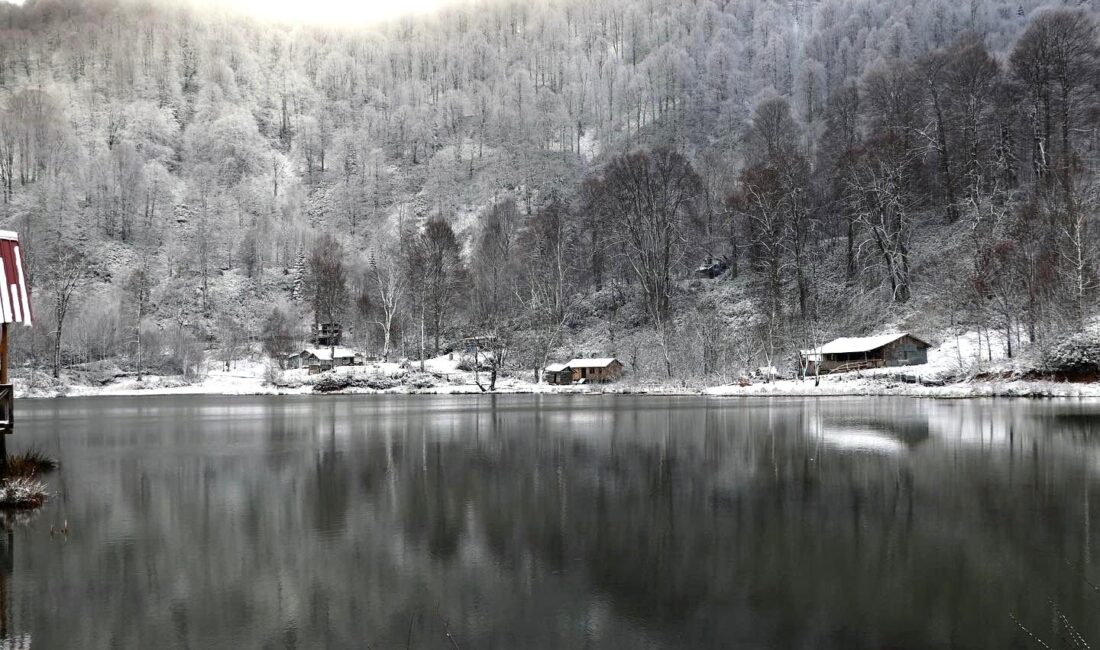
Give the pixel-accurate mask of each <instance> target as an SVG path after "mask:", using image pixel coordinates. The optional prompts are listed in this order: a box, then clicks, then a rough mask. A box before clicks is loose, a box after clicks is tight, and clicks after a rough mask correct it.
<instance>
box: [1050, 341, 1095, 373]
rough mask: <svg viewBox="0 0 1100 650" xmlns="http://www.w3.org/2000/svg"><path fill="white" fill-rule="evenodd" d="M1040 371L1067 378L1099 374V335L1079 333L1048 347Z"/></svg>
mask: <svg viewBox="0 0 1100 650" xmlns="http://www.w3.org/2000/svg"><path fill="white" fill-rule="evenodd" d="M1041 366H1042V367H1041V370H1042V371H1043V372H1047V373H1055V374H1059V375H1068V376H1075V377H1079V376H1083V375H1085V376H1091V375H1096V374H1100V334H1098V333H1096V332H1080V333H1077V334H1073V335H1070V336H1068V337H1066V338H1064V339H1062V340H1061V341H1059V342H1057V343H1055V344H1054V345H1052V346H1050V348H1049V349H1048V350H1046V352H1045V353H1044V354H1043V356H1042V361H1041Z"/></svg>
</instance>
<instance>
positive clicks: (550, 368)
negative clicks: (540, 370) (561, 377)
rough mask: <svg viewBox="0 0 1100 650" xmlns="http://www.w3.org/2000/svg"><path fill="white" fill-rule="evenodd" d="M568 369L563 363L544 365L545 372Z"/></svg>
mask: <svg viewBox="0 0 1100 650" xmlns="http://www.w3.org/2000/svg"><path fill="white" fill-rule="evenodd" d="M568 369H569V366H567V365H565V364H564V363H552V364H550V365H548V366H546V370H545V372H561V371H563V370H568Z"/></svg>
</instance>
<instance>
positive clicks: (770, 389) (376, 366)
mask: <svg viewBox="0 0 1100 650" xmlns="http://www.w3.org/2000/svg"><path fill="white" fill-rule="evenodd" d="M980 350H981V348H980V346H978V345H977V340H976V338H975V336H974V335H973V334H968V335H965V336H963V337H956V338H954V339H952V340H949V341H948V342H946V343H944V344H943V345H941V346H939V347H938V348H934V349H933V350H931V351H930V352H929V360H928V363H925V364H922V365H916V366H904V367H896V368H878V369H873V370H864V371H861V372H850V373H842V374H835V375H822V376H821V377H819V378H817V381H815V379H814V378H813V377H809V378H806V379H802V380H799V379H793V378H776V379H773V380H772V381H766V380H764V379H761V378H756V377H754V378H749V379H745V378H735V377H729V378H728V379H727V380H726V382H727V383H719V384H718V385H706V384H705V383H703V382H684V381H682V380H681V381H678V382H677V381H675V380H673V381H672V382H667V383H666V382H661V381H643V380H639V379H637V378H635V377H633V376H631V375H630V373H629V372H628V373H627V375H626V377H624V378H623V379H621V380H619V381H616V382H612V383H608V384H591V385H578V384H574V385H569V386H560V385H551V384H546V383H535V382H534V381H533V379H534V374H533V372H532V371H531V370H513V371H510V372H506V373H504V374H503V375H502V376H501V377H499V378H498V380H497V385H496V389H495V390H493V391H483V390H482V389H481V387H479V386H478V382H479V381H480V383H481V385H482V386H485V387H486V388H487V386H488V374H487V373H486V372H484V371H482V372H481V373H475V372H473V371H472V370H468V369H467V370H464V369H463V368H465V367H468V365H467V364H468V361H469V360H468V359H467V360H466V361H465V362H464V361H463V360H461V359H460V358H457V357H452V356H450V355H446V356H440V357H436V358H434V359H426V360H425V361H424V362H423V363H420V362H418V361H412V362H408V361H404V362H382V361H375V362H371V363H368V364H366V365H362V366H344V367H339V368H336V369H335V370H332V371H329V372H324V373H320V374H315V375H310V374H309V372H308V371H307V370H278V369H273V368H272V367H271V365H270V362H268V361H265V360H261V359H258V358H257V359H241V360H238V361H236V362H232V363H231V364H230V367H229V368H228V369H226V368H225V367H224V365H223V364H222V363H218V362H208V363H207V364H206V367H205V369H204V372H203V373H202V375H201V377H200V378H198V379H196V380H193V381H187V380H185V379H184V378H183V377H181V376H174V375H167V376H165V375H145V376H144V377H143V378H142V380H141V381H138V379H137V377H136V376H135V375H133V374H132V373H124V372H122V371H120V370H118V369H117V368H113V369H110V370H105V369H91V368H86V369H84V370H72V371H69V372H67V373H66V374H65V375H64V377H63V378H62V380H60V381H59V380H54V379H52V378H49V377H47V376H45V375H43V374H41V373H38V374H34V373H28V374H25V375H23V376H16V377H14V379H15V381H14V383H15V386H16V396H17V397H19V398H53V397H100V396H120V397H122V396H126V397H132V396H164V395H287V396H289V395H484V394H497V395H509V394H513V395H518V394H547V395H668V396H678V395H679V396H705V397H716V398H729V397H861V396H901V397H925V398H936V399H965V398H981V397H1030V398H1043V397H1078V398H1100V382H1092V383H1072V382H1061V381H1051V380H1042V379H1022V378H1013V377H1017V374H1016V372H1017V370H1016V367H1015V366H1013V365H1012V364H1011V363H1010V361H1011V360H1008V359H1005V358H1003V356H1000V355H994V354H992V353H990V354H989V356H990V357H993V358H991V359H989V360H988V361H987V362H986V363H984V364H980V365H978V364H976V360H978V358H979V357H980V355H981V352H980ZM982 373H984V374H982ZM959 377H967V379H965V380H961V381H960V380H958V378H959ZM978 377H981V378H978ZM272 382H274V383H272ZM743 382H747V383H748V385H741V383H743Z"/></svg>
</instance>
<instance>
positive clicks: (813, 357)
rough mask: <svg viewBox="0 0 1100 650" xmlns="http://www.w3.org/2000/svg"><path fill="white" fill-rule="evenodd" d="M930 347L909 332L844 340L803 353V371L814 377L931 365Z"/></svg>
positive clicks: (854, 337)
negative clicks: (929, 362) (831, 373)
mask: <svg viewBox="0 0 1100 650" xmlns="http://www.w3.org/2000/svg"><path fill="white" fill-rule="evenodd" d="M930 347H932V346H931V345H930V344H929V343H927V342H925V341H923V340H921V339H919V338H917V337H916V336H913V335H912V334H910V333H908V332H898V333H895V334H880V335H877V336H849V337H843V338H839V339H836V340H833V341H830V342H828V343H826V344H825V345H823V346H821V347H820V348H817V349H815V350H802V351H801V352H800V353H799V356H800V357H801V362H802V363H801V366H802V369H803V372H804V373H805V374H807V375H814V374H818V373H830V372H847V371H850V370H866V369H869V368H885V367H893V366H915V365H919V364H922V363H928V348H930Z"/></svg>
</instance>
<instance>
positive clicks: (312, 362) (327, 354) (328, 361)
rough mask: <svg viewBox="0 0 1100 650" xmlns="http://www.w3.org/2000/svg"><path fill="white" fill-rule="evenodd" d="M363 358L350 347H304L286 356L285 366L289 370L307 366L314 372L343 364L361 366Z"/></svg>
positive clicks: (311, 372) (310, 371)
mask: <svg viewBox="0 0 1100 650" xmlns="http://www.w3.org/2000/svg"><path fill="white" fill-rule="evenodd" d="M364 360H365V359H364V357H363V355H362V354H360V353H358V352H356V351H355V350H352V349H350V348H342V347H339V346H337V347H336V348H332V347H327V348H306V349H305V350H302V351H301V352H298V353H297V354H292V355H290V356H288V357H287V359H286V367H287V368H288V369H290V370H301V369H302V368H308V369H309V373H310V374H315V373H318V372H324V371H326V370H332V369H333V368H340V367H343V366H361V365H363V363H364Z"/></svg>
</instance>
